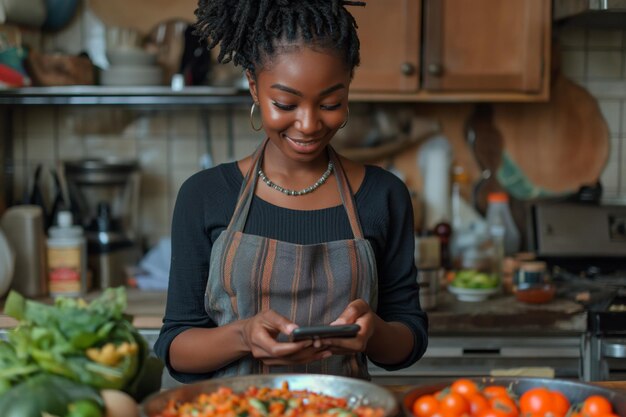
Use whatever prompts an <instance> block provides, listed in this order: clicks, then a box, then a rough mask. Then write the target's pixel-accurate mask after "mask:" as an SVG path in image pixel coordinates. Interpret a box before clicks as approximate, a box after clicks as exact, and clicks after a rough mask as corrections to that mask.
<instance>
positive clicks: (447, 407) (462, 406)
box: [439, 392, 470, 416]
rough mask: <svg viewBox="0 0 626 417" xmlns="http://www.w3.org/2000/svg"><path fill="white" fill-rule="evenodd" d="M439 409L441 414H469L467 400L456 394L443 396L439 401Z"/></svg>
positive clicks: (451, 393)
mask: <svg viewBox="0 0 626 417" xmlns="http://www.w3.org/2000/svg"><path fill="white" fill-rule="evenodd" d="M439 409H440V410H441V412H442V414H447V413H449V414H456V415H459V416H460V415H463V414H464V413H469V411H470V407H469V403H468V402H467V400H466V399H465V398H464V397H463V396H462V395H461V394H457V393H456V392H450V393H449V394H447V395H445V396H444V397H443V398H442V399H441V401H440V402H439Z"/></svg>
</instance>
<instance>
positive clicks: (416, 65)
mask: <svg viewBox="0 0 626 417" xmlns="http://www.w3.org/2000/svg"><path fill="white" fill-rule="evenodd" d="M353 12H354V16H355V18H356V20H357V24H358V25H359V35H360V37H361V66H360V67H359V68H357V71H356V75H355V79H354V82H353V85H352V91H353V96H354V97H353V99H356V100H359V99H363V100H369V99H371V100H394V101H545V100H547V99H548V98H549V82H550V79H549V78H550V77H549V74H550V65H549V59H550V37H551V0H506V1H502V0H385V1H382V0H374V1H370V2H368V3H367V6H366V7H365V8H363V9H360V8H359V10H353Z"/></svg>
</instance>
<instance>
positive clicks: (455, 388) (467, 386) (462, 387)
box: [450, 378, 479, 398]
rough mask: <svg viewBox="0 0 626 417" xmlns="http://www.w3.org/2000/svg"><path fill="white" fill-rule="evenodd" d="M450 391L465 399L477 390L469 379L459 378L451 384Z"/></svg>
mask: <svg viewBox="0 0 626 417" xmlns="http://www.w3.org/2000/svg"><path fill="white" fill-rule="evenodd" d="M450 391H452V392H456V393H457V394H461V395H462V396H464V397H465V398H467V397H469V396H470V395H473V394H476V393H477V392H478V391H479V390H478V385H476V383H475V382H474V381H472V380H471V379H465V378H460V379H457V380H456V381H454V382H453V383H452V385H451V386H450Z"/></svg>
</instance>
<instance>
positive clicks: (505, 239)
mask: <svg viewBox="0 0 626 417" xmlns="http://www.w3.org/2000/svg"><path fill="white" fill-rule="evenodd" d="M487 201H488V204H487V215H486V218H487V224H488V226H489V233H490V235H491V237H492V239H494V243H495V246H496V249H497V248H498V246H501V250H502V252H503V253H501V254H500V255H501V257H500V259H503V258H504V256H505V255H506V256H511V255H514V254H515V253H516V252H518V251H519V248H520V233H519V230H518V229H517V226H516V225H515V221H514V220H513V216H512V215H511V211H510V210H509V196H508V195H507V194H506V193H489V195H488V197H487Z"/></svg>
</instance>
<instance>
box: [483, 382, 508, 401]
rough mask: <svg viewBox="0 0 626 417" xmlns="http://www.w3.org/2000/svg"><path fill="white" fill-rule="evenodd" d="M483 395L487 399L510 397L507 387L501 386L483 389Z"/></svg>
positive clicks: (490, 386) (489, 386)
mask: <svg viewBox="0 0 626 417" xmlns="http://www.w3.org/2000/svg"><path fill="white" fill-rule="evenodd" d="M482 392H483V395H484V396H485V397H487V398H493V397H499V396H501V395H504V396H507V397H508V396H509V391H508V390H507V389H506V387H502V386H500V385H488V386H486V387H485V388H483V391H482Z"/></svg>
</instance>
